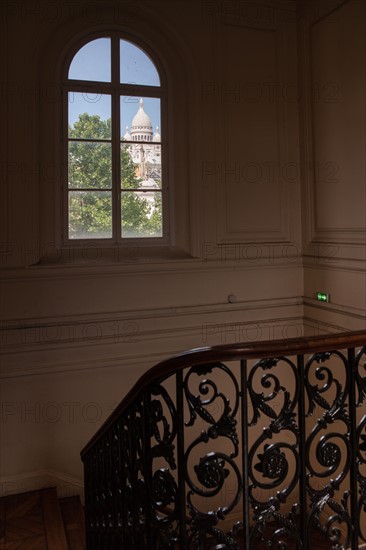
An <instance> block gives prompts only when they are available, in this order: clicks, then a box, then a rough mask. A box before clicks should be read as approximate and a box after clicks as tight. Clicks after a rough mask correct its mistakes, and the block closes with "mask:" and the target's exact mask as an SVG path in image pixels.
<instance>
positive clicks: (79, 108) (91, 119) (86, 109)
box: [68, 92, 111, 139]
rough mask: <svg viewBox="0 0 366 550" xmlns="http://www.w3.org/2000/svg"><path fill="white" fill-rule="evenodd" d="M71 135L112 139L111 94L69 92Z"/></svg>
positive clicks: (81, 137) (79, 137)
mask: <svg viewBox="0 0 366 550" xmlns="http://www.w3.org/2000/svg"><path fill="white" fill-rule="evenodd" d="M68 101H69V137H70V138H77V139H83V138H84V139H111V96H110V95H104V94H92V93H90V92H89V93H86V92H84V93H79V92H69V98H68Z"/></svg>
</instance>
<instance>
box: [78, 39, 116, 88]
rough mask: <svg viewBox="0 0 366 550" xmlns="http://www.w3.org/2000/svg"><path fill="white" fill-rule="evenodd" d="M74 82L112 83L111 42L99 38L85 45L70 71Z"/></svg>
mask: <svg viewBox="0 0 366 550" xmlns="http://www.w3.org/2000/svg"><path fill="white" fill-rule="evenodd" d="M69 78H70V79H72V80H88V81H90V80H94V82H110V81H111V40H110V38H98V39H97V40H93V41H92V42H89V43H88V44H85V46H83V47H82V48H81V49H80V50H79V51H78V52H77V54H76V55H75V56H74V58H73V60H72V62H71V64H70V69H69Z"/></svg>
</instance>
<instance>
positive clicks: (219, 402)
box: [82, 331, 366, 550]
mask: <svg viewBox="0 0 366 550" xmlns="http://www.w3.org/2000/svg"><path fill="white" fill-rule="evenodd" d="M365 361H366V332H365V331H364V332H353V333H343V334H338V335H330V336H323V337H314V338H300V339H291V340H286V341H277V342H258V343H255V344H250V345H247V344H235V345H225V346H218V347H214V348H205V349H199V350H193V351H189V352H187V353H184V354H182V355H180V356H178V357H175V358H172V359H169V360H167V361H164V362H162V363H160V364H159V365H157V366H156V367H154V368H152V369H151V370H150V371H149V372H147V373H146V374H145V375H144V376H143V377H142V378H141V379H140V380H139V382H138V383H137V384H136V385H135V387H134V388H133V389H132V390H131V391H130V392H129V394H128V395H127V396H126V397H125V399H124V400H123V401H122V402H121V404H120V405H119V406H118V407H117V409H116V410H115V411H114V412H113V414H112V415H111V416H110V418H109V419H108V420H107V421H106V423H105V424H104V425H103V426H102V427H101V429H100V430H99V431H98V432H97V434H96V435H95V436H94V437H93V439H92V440H91V441H90V442H89V444H88V445H87V446H86V447H85V448H84V450H83V451H82V460H83V462H84V467H85V507H86V508H85V509H86V525H87V548H88V550H92V549H96V550H103V549H105V550H112V549H117V548H118V549H127V550H132V549H134V550H140V549H144V548H150V549H163V548H164V549H183V548H187V549H188V548H189V549H217V550H218V549H228V550H229V549H230V550H233V549H239V548H243V549H247V550H248V549H252V548H256V550H259V549H261V548H263V549H264V548H279V549H304V550H313V549H320V548H324V549H325V548H329V549H334V550H341V549H347V548H352V549H353V550H355V549H358V548H361V547H363V544H364V543H365V542H366V414H365V412H366V411H365V403H366V365H365ZM365 547H366V545H365Z"/></svg>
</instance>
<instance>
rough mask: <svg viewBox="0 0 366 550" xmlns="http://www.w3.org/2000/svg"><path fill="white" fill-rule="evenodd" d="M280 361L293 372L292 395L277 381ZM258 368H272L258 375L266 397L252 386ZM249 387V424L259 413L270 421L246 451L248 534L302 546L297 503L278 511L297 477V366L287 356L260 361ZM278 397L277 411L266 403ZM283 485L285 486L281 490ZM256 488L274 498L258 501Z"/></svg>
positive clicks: (281, 544) (266, 541) (270, 542)
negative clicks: (251, 515) (250, 511)
mask: <svg viewBox="0 0 366 550" xmlns="http://www.w3.org/2000/svg"><path fill="white" fill-rule="evenodd" d="M279 363H285V364H287V365H288V366H289V367H290V369H291V372H292V374H293V383H294V394H293V396H292V398H291V396H290V393H289V391H287V390H286V388H285V387H284V386H282V385H281V383H280V379H279V375H280V374H281V369H280V367H278V364H279ZM260 370H263V371H267V370H270V371H271V372H270V373H266V374H263V376H262V377H261V385H262V387H263V388H265V389H267V390H269V391H270V393H269V395H267V396H265V394H264V392H261V393H257V392H256V391H255V389H254V384H253V380H254V376H255V375H256V374H257V372H258V371H260ZM248 390H249V395H250V398H251V402H252V405H253V418H252V421H251V423H250V425H251V426H254V425H256V423H257V421H258V419H259V418H260V416H261V415H264V416H266V417H268V418H269V419H271V422H270V424H269V425H268V426H267V427H266V428H265V429H264V430H263V433H262V435H261V436H260V437H259V438H258V439H257V440H256V441H255V443H254V444H253V445H252V446H251V449H250V452H249V477H250V480H251V485H250V487H249V498H250V501H251V505H252V507H253V509H254V520H255V526H254V528H253V529H252V533H251V541H252V544H254V542H255V539H256V537H258V536H259V538H260V540H261V541H262V542H263V543H264V544H266V545H267V547H268V548H270V547H272V546H273V545H274V544H277V545H278V546H279V547H280V548H283V549H285V548H287V547H288V546H287V543H286V541H285V539H286V538H290V539H294V540H295V541H296V543H297V545H298V548H301V540H300V537H299V532H298V529H297V526H296V521H295V516H296V512H297V505H296V504H294V505H293V507H292V509H291V511H290V513H289V514H287V515H284V514H283V513H282V511H281V506H282V504H284V503H286V502H287V501H288V499H289V497H290V495H292V493H293V491H294V489H295V488H296V487H297V484H298V478H299V462H300V457H299V453H298V438H299V434H298V427H297V425H296V420H295V418H296V412H295V409H296V406H297V402H298V391H299V383H298V372H297V369H296V366H295V365H294V363H293V362H292V361H290V360H289V359H288V358H286V357H281V358H273V359H265V360H261V361H259V362H258V363H256V364H255V365H254V367H253V368H252V370H251V373H250V375H249V378H248ZM280 396H282V401H283V404H282V408H281V410H280V411H279V413H277V412H276V411H275V409H274V408H273V407H271V406H270V405H269V403H270V402H271V401H273V402H274V400H275V399H279V398H280ZM282 432H284V433H285V434H286V433H287V438H289V437H290V438H292V439H293V440H294V442H293V443H287V442H286V441H278V439H279V437H278V436H279V434H281V433H282ZM273 439H274V441H273ZM285 451H286V452H285ZM288 454H290V456H292V457H293V461H294V464H295V466H294V469H293V472H291V471H290V469H289V464H288ZM254 462H255V463H254ZM257 472H259V474H261V476H262V477H261V478H259V476H258V474H257ZM267 480H268V481H267ZM283 486H284V488H282V489H281V490H280V488H281V487H283ZM257 488H259V489H263V490H265V491H269V490H274V489H278V490H277V494H276V496H275V497H274V496H272V497H270V498H269V499H268V500H267V501H261V500H258V498H256V496H255V492H256V489H257ZM271 522H275V523H276V524H277V525H278V528H277V529H276V530H275V532H274V534H273V535H272V536H271V538H270V539H268V538H266V537H265V531H266V529H267V526H268V525H269V524H270V523H271Z"/></svg>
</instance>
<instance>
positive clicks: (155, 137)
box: [123, 97, 161, 188]
mask: <svg viewBox="0 0 366 550" xmlns="http://www.w3.org/2000/svg"><path fill="white" fill-rule="evenodd" d="M123 139H124V141H129V142H133V141H136V142H138V143H136V144H134V143H130V145H129V153H130V155H131V158H132V161H133V162H134V163H135V164H136V165H137V169H136V175H137V176H138V177H140V178H141V179H142V180H143V182H142V183H143V185H144V186H146V187H156V188H158V187H160V183H161V146H160V143H161V137H160V134H159V127H158V126H157V127H156V130H155V134H154V133H153V127H152V124H151V119H150V117H149V115H148V114H147V113H146V112H145V110H144V100H143V99H142V97H141V98H140V101H139V109H138V111H137V113H136V114H135V116H134V117H133V120H132V124H131V130H129V128H128V126H127V127H126V133H125V135H124V136H123ZM145 142H146V145H145ZM149 144H150V145H149Z"/></svg>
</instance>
